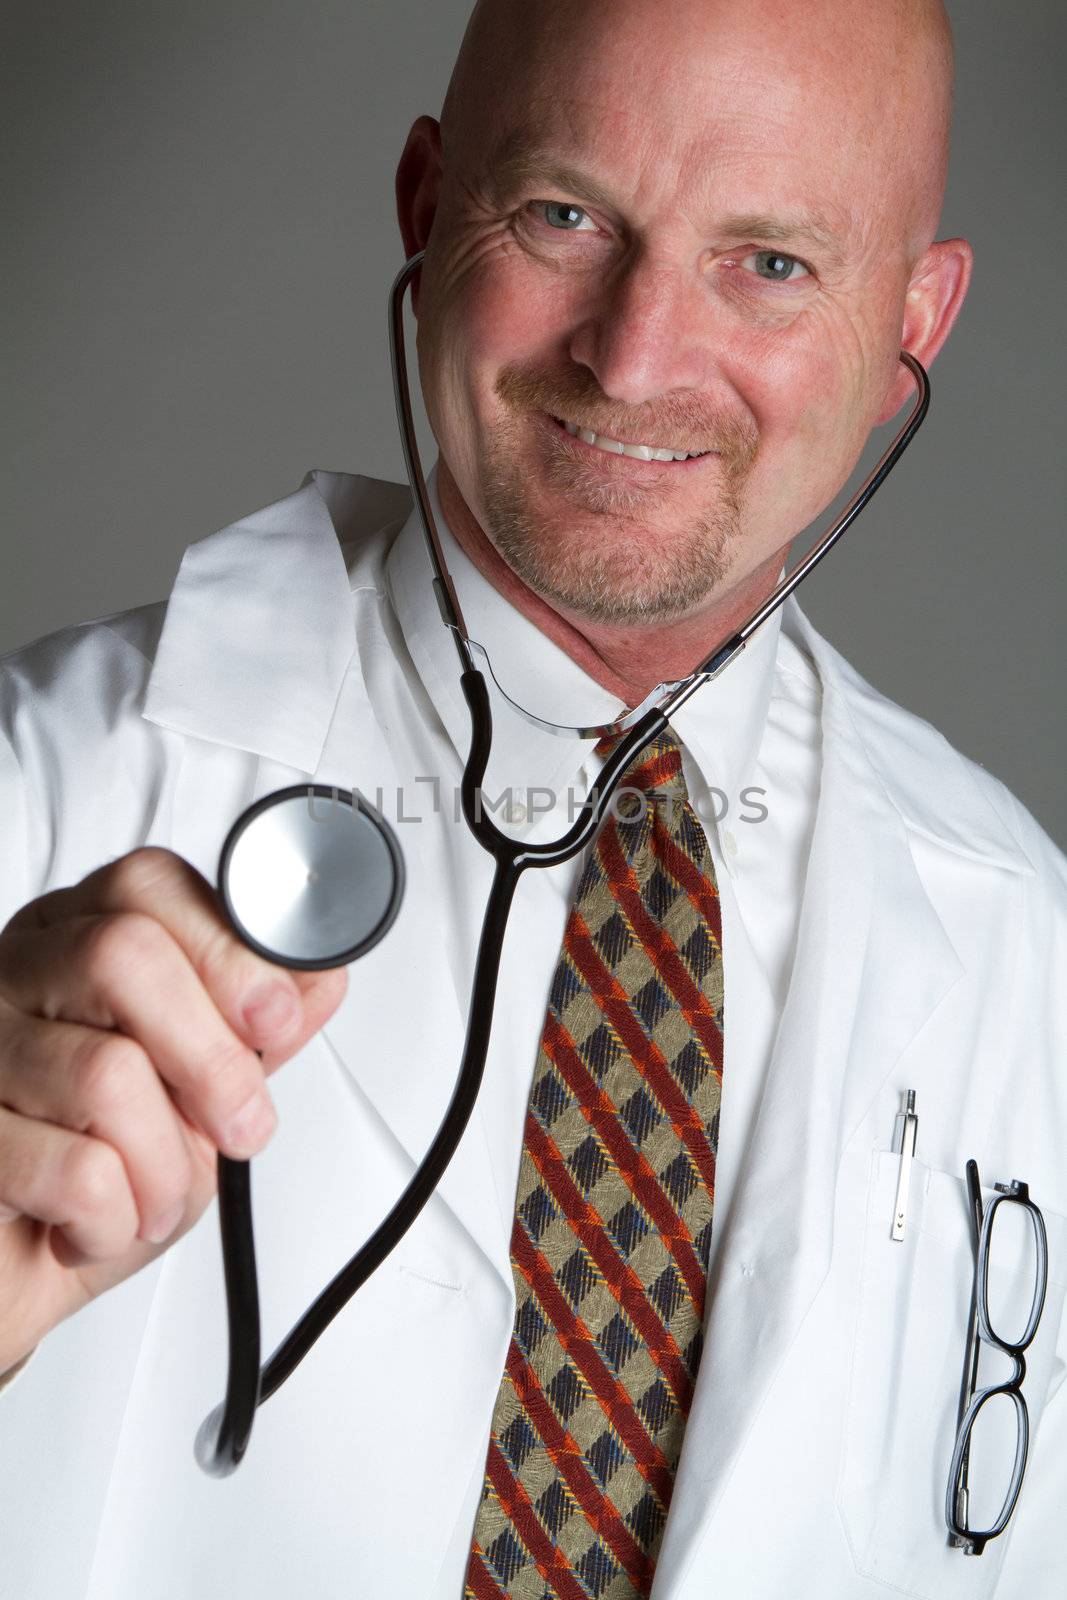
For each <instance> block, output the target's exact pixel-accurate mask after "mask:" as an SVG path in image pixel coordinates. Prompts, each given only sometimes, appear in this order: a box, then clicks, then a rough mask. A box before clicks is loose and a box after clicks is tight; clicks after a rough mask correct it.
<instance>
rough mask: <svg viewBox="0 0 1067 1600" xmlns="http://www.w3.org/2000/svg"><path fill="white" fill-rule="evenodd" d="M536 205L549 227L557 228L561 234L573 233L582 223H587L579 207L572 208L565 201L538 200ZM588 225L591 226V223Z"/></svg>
mask: <svg viewBox="0 0 1067 1600" xmlns="http://www.w3.org/2000/svg"><path fill="white" fill-rule="evenodd" d="M536 204H537V206H538V207H539V209H540V210H541V212H542V213H543V215H544V219H545V221H546V222H547V223H548V225H549V227H550V228H558V229H559V230H560V231H561V232H570V233H573V232H574V231H575V230H576V229H578V228H580V227H581V226H582V223H583V222H589V218H588V217H587V216H586V214H585V212H584V211H583V210H582V208H581V206H572V205H571V204H570V203H569V202H568V201H566V200H538V201H537V202H536ZM589 225H590V227H592V226H593V224H592V223H591V222H589Z"/></svg>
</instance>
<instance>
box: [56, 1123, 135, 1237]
mask: <svg viewBox="0 0 1067 1600" xmlns="http://www.w3.org/2000/svg"><path fill="white" fill-rule="evenodd" d="M60 1181H61V1185H62V1192H63V1196H64V1200H65V1201H66V1203H67V1204H68V1205H69V1206H70V1207H71V1208H72V1209H73V1211H74V1215H75V1217H76V1218H93V1219H95V1218H100V1217H104V1216H106V1215H107V1214H108V1212H109V1211H113V1210H115V1209H116V1207H117V1206H119V1205H120V1204H121V1197H122V1189H123V1186H124V1184H125V1181H126V1178H125V1168H124V1167H123V1164H122V1158H121V1156H120V1155H119V1153H118V1151H117V1150H113V1149H112V1148H111V1146H110V1145H106V1144H101V1143H100V1141H99V1140H93V1139H80V1140H78V1142H77V1144H75V1145H72V1146H71V1148H70V1150H69V1151H68V1152H67V1154H66V1156H65V1157H64V1159H63V1166H62V1172H61V1174H60Z"/></svg>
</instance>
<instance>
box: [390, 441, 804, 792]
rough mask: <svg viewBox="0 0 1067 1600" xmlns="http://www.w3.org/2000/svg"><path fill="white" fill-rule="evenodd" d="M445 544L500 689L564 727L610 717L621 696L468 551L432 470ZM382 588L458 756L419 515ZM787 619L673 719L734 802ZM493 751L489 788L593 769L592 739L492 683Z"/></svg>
mask: <svg viewBox="0 0 1067 1600" xmlns="http://www.w3.org/2000/svg"><path fill="white" fill-rule="evenodd" d="M428 488H429V491H430V497H431V504H432V507H433V512H434V517H435V519H436V521H437V528H438V532H439V534H440V537H441V543H442V548H443V550H444V554H445V559H446V561H447V564H448V568H449V571H450V573H451V575H452V581H453V583H454V585H455V589H456V593H457V595H458V597H459V602H460V605H461V607H462V609H463V615H464V619H465V621H466V623H467V627H468V629H469V632H470V636H471V638H472V639H474V640H475V641H476V642H477V643H479V644H481V645H482V646H484V648H485V649H486V650H487V652H488V654H489V659H490V661H491V662H492V665H493V671H494V673H495V675H496V677H497V678H498V679H499V682H500V686H501V687H502V689H503V690H504V692H505V693H506V694H507V695H508V696H510V698H511V699H513V700H515V701H517V702H518V703H519V704H520V705H522V706H525V707H526V708H527V709H528V710H530V711H532V712H534V713H535V714H536V715H537V716H540V717H544V718H546V719H547V720H549V721H553V722H561V723H569V724H575V723H584V724H594V723H599V722H610V721H612V720H614V718H615V717H617V716H618V715H619V711H620V705H619V701H618V699H617V698H615V697H614V696H613V695H611V694H609V693H608V691H607V690H606V689H604V688H603V687H602V686H601V685H600V684H598V683H597V682H596V681H595V680H594V679H593V678H591V677H590V676H589V674H588V673H587V672H585V671H584V670H583V669H582V668H581V667H580V666H579V665H578V663H577V662H576V661H574V660H572V658H571V657H570V656H568V655H567V654H566V653H565V652H564V651H563V650H561V649H560V647H559V646H558V645H556V644H554V643H553V641H552V640H551V639H549V638H547V637H546V635H545V634H543V633H542V632H541V630H540V629H539V628H538V627H537V626H536V624H534V623H533V622H531V621H530V620H529V618H527V617H524V616H523V615H522V613H521V612H519V611H517V610H516V609H515V607H514V606H513V605H512V604H511V603H510V602H509V601H508V600H506V599H505V598H504V596H503V595H502V594H500V592H499V591H498V590H497V589H496V588H494V586H493V585H492V584H491V583H490V582H489V580H488V579H487V578H485V577H484V576H483V575H482V573H481V572H479V570H478V568H477V567H475V565H474V564H473V562H472V561H470V560H469V559H468V557H467V556H466V555H465V554H464V552H463V551H462V549H461V548H460V546H459V544H458V543H457V541H456V538H455V536H454V534H453V533H452V531H451V529H450V528H449V526H448V521H447V518H446V517H445V516H444V513H443V512H442V509H441V503H440V498H439V496H438V493H437V471H436V468H435V469H434V471H433V472H432V473H431V474H430V476H429V479H428ZM385 570H386V581H387V584H388V587H389V592H390V595H391V598H392V601H393V605H394V608H395V610H396V614H397V618H398V621H399V623H400V626H401V629H402V631H403V633H404V637H405V640H406V641H407V645H408V649H409V650H410V652H411V656H412V659H413V661H414V662H415V665H416V667H417V669H418V671H419V675H420V677H421V678H422V681H423V684H424V686H425V688H426V691H427V693H428V694H429V696H430V699H431V700H432V702H433V704H434V706H435V708H436V710H437V712H438V715H439V716H440V718H441V721H442V723H443V724H444V726H445V729H446V730H447V732H448V735H449V737H450V739H451V740H452V743H453V745H454V746H455V748H456V750H457V752H458V753H459V754H460V756H461V758H462V757H464V756H465V755H466V752H467V747H468V744H469V741H470V718H469V715H468V712H467V706H466V702H465V700H464V699H463V695H462V692H461V690H460V687H459V673H458V669H457V658H456V650H455V646H454V644H453V643H452V640H451V638H450V636H449V631H448V629H447V628H446V627H445V626H444V625H443V624H442V622H441V618H440V614H439V612H438V610H437V605H436V602H435V599H434V595H433V590H432V587H431V572H430V563H429V557H428V555H427V552H426V548H425V541H424V537H423V533H422V528H421V524H420V521H419V515H418V510H417V509H413V510H412V513H411V515H410V516H409V518H408V520H407V522H406V523H405V524H404V526H403V528H402V529H401V531H400V533H399V535H398V536H397V539H396V541H395V543H394V545H393V548H392V551H391V552H390V555H389V558H388V560H387V562H386V568H385ZM780 620H781V619H780V614H779V613H777V612H776V613H775V614H774V616H773V617H771V618H770V619H769V620H768V622H767V623H765V624H764V626H763V627H762V628H761V629H760V630H759V632H758V633H757V634H756V635H755V636H754V637H753V639H752V640H751V642H750V643H749V645H748V646H747V647H746V649H745V650H744V651H743V652H742V653H741V655H740V656H739V657H738V658H736V659H735V660H734V661H732V662H731V663H730V665H729V667H727V668H726V670H725V671H724V672H723V674H722V676H721V677H720V678H717V679H715V681H714V682H712V683H710V684H708V685H706V686H705V687H704V688H702V689H701V690H700V691H699V692H698V693H697V694H695V695H694V696H693V697H692V699H691V700H689V701H687V702H686V704H685V705H684V706H682V707H681V708H680V709H679V711H678V712H677V713H676V714H675V716H674V717H673V718H672V726H673V727H674V729H675V732H676V733H677V735H678V738H679V739H680V741H681V742H682V744H683V746H684V747H685V749H686V750H687V751H688V753H689V756H690V758H691V760H692V761H693V762H694V763H695V764H696V766H697V768H698V770H699V772H700V775H701V777H702V778H703V779H704V781H705V783H706V784H707V785H708V786H709V787H715V788H718V789H721V790H722V791H723V792H724V793H726V794H728V795H731V796H732V795H735V794H736V793H737V792H738V790H739V789H740V788H741V787H743V786H744V784H745V782H746V780H747V778H748V776H749V773H750V772H751V769H752V767H753V765H754V763H755V759H756V755H757V752H758V750H759V746H760V740H761V738H762V734H763V729H764V727H765V724H766V720H767V708H768V705H769V703H770V697H771V690H772V686H773V681H774V668H775V659H776V653H777V642H778V633H779V627H780ZM490 693H491V696H492V701H493V756H492V759H491V762H490V768H489V771H488V772H487V774H486V790H487V792H488V793H494V792H496V790H497V789H499V788H502V787H503V786H504V785H511V786H512V787H514V786H515V785H516V784H519V785H522V786H528V785H544V786H545V787H547V788H555V787H556V786H558V785H561V784H565V783H567V782H568V780H570V779H572V778H575V777H576V776H577V774H578V773H579V770H580V769H581V768H582V767H583V766H584V765H585V763H586V762H588V761H589V760H590V758H591V754H592V745H591V744H590V742H589V741H588V740H579V739H567V738H560V737H559V736H557V735H555V734H550V733H545V732H543V731H542V730H540V729H538V728H537V727H535V726H533V725H532V724H531V723H528V722H527V721H526V720H525V718H523V717H520V716H519V715H518V714H517V713H516V712H514V711H512V710H511V709H510V708H509V707H508V706H507V705H506V704H505V703H504V702H503V699H502V697H501V696H500V694H499V693H498V692H497V690H496V689H495V688H493V686H492V685H491V686H490Z"/></svg>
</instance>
